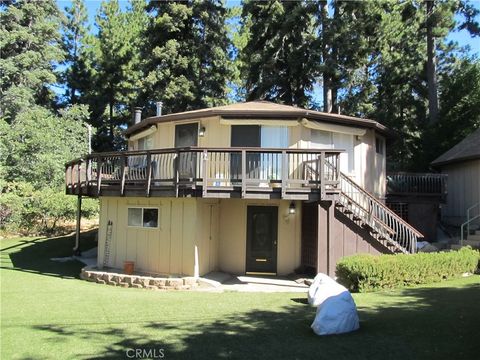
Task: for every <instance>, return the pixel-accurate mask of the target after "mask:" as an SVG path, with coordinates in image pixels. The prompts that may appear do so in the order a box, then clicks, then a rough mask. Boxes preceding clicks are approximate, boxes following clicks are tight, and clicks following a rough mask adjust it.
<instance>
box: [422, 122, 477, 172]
mask: <svg viewBox="0 0 480 360" xmlns="http://www.w3.org/2000/svg"><path fill="white" fill-rule="evenodd" d="M477 158H479V159H480V128H478V129H477V130H475V131H474V132H473V133H471V134H470V135H468V136H467V137H466V138H465V139H463V140H462V141H460V142H459V143H458V144H457V145H455V146H454V147H452V148H451V149H450V150H448V151H447V152H445V153H444V154H442V155H440V156H439V157H438V158H436V159H435V160H433V161H432V163H431V165H432V166H441V165H446V164H450V163H455V162H460V161H465V160H472V159H477Z"/></svg>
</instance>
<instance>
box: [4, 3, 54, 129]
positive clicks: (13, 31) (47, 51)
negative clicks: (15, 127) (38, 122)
mask: <svg viewBox="0 0 480 360" xmlns="http://www.w3.org/2000/svg"><path fill="white" fill-rule="evenodd" d="M0 6H1V8H0V9H1V10H0V23H1V30H0V39H1V40H0V44H1V51H0V53H1V58H0V73H1V76H2V81H1V85H0V116H1V117H3V118H4V119H5V120H6V121H7V122H8V123H11V122H12V121H13V120H14V118H15V116H16V115H17V114H19V113H20V112H22V111H24V110H25V109H28V108H29V107H30V106H33V105H44V106H47V107H49V106H51V105H52V102H53V99H54V95H53V92H52V91H51V89H50V87H49V86H50V85H51V84H53V83H55V82H56V81H57V77H56V74H55V71H54V66H55V64H56V63H58V62H59V61H61V60H62V57H63V54H62V51H61V49H60V47H59V40H60V35H59V32H58V29H59V24H60V21H59V13H58V9H57V7H56V5H55V2H54V1H53V0H45V1H42V2H30V1H15V2H1V5H0Z"/></svg>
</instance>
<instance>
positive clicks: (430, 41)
mask: <svg viewBox="0 0 480 360" xmlns="http://www.w3.org/2000/svg"><path fill="white" fill-rule="evenodd" d="M426 5H427V6H426V10H427V20H426V21H427V83H428V116H429V121H430V124H434V123H436V122H437V118H438V89H437V64H436V61H437V57H436V54H435V50H436V46H435V37H434V36H433V27H434V24H432V21H431V19H430V17H431V16H432V13H433V7H434V2H433V0H429V1H427V2H426Z"/></svg>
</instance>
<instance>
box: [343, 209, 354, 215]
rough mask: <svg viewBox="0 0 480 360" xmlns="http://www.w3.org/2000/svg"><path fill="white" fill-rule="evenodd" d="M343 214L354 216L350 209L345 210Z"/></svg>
mask: <svg viewBox="0 0 480 360" xmlns="http://www.w3.org/2000/svg"><path fill="white" fill-rule="evenodd" d="M343 213H344V214H348V215H350V214H353V212H352V211H351V210H348V209H345V210H343Z"/></svg>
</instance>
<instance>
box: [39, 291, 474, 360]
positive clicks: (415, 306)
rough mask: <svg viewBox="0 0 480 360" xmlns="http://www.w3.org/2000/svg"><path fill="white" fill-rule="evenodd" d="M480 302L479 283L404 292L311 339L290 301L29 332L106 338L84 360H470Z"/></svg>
mask: <svg viewBox="0 0 480 360" xmlns="http://www.w3.org/2000/svg"><path fill="white" fill-rule="evenodd" d="M185 296H188V294H187V293H185ZM219 296H221V295H219ZM239 296H241V294H239ZM378 296H379V297H384V296H386V297H388V296H389V295H388V293H387V294H385V293H383V294H378ZM392 296H393V295H392ZM396 296H397V297H398V293H397V294H396ZM479 297H480V284H477V285H472V286H469V287H464V288H445V287H444V288H423V289H420V288H419V289H406V290H404V291H402V297H400V300H398V301H394V302H392V301H390V302H388V300H387V302H386V303H385V305H384V306H382V307H380V306H379V307H378V308H372V307H371V306H370V307H363V308H362V307H360V309H359V315H360V320H361V328H360V330H359V331H357V332H354V333H351V334H345V335H339V336H328V337H319V336H316V335H314V334H313V332H312V331H311V329H310V327H309V326H310V324H311V323H312V321H313V318H314V316H315V309H314V308H311V307H309V306H306V305H305V304H301V303H300V302H298V301H296V300H297V299H296V298H295V299H292V301H291V304H289V305H288V306H285V307H284V308H282V310H281V311H264V310H262V311H259V310H252V311H250V312H247V313H239V314H235V315H230V316H228V317H226V318H222V319H217V320H215V321H213V322H208V323H199V322H198V321H195V320H193V321H191V322H188V321H180V320H177V321H175V320H172V321H166V322H161V321H159V322H135V321H134V318H132V322H131V323H125V324H119V325H110V326H109V327H108V328H107V329H105V330H95V329H98V325H99V324H91V326H89V325H87V324H82V325H79V326H75V325H70V326H40V327H36V329H37V330H40V331H46V332H49V333H51V334H52V337H51V338H50V341H52V342H58V341H62V339H63V340H65V341H66V340H67V338H72V337H75V338H80V339H83V340H85V341H86V342H89V341H92V339H96V340H95V343H98V341H99V339H106V341H108V343H105V344H101V345H100V348H95V350H92V353H90V354H78V358H89V359H91V358H102V359H125V358H128V357H127V353H126V351H127V350H128V349H145V350H146V351H149V350H150V351H153V349H164V354H165V359H217V358H228V359H302V360H303V359H369V360H372V359H474V358H476V357H477V356H478V352H479V350H480V347H479V340H478V327H479V324H480V314H479V311H478V308H479V304H480V298H479ZM364 301H365V300H364ZM208 315H209V314H206V316H208Z"/></svg>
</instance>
